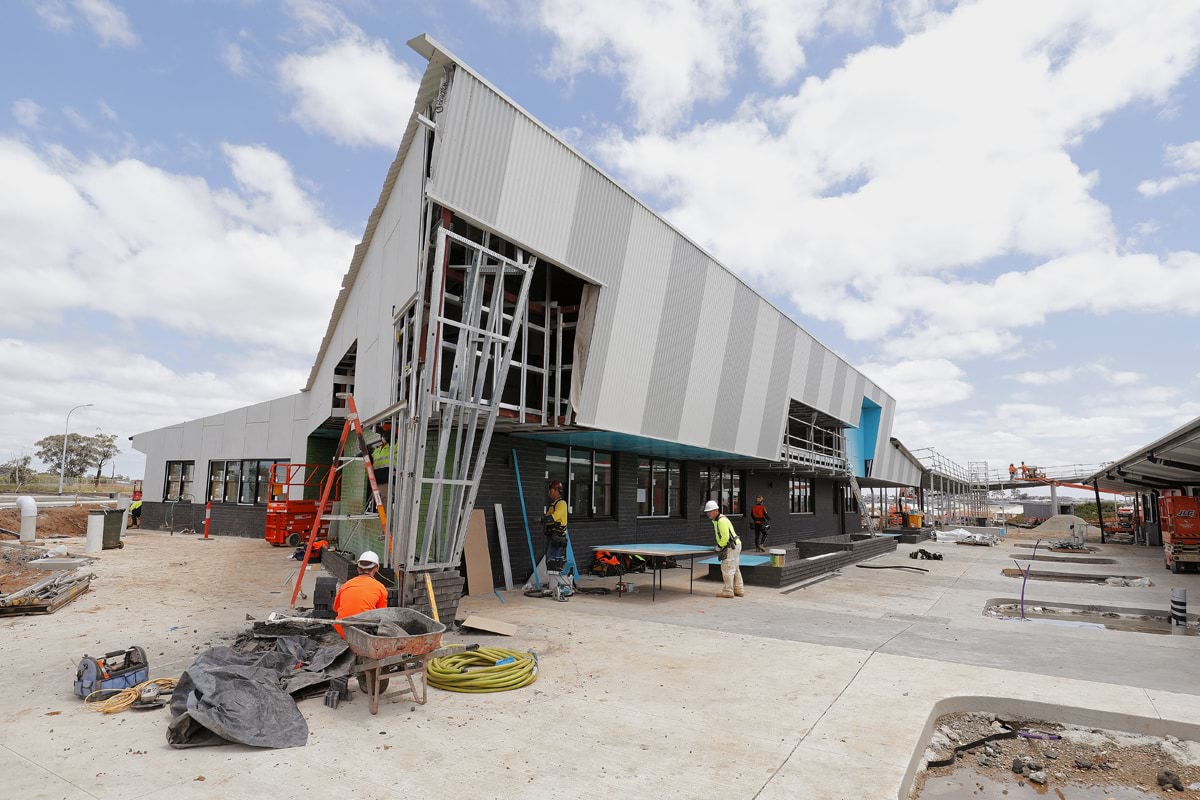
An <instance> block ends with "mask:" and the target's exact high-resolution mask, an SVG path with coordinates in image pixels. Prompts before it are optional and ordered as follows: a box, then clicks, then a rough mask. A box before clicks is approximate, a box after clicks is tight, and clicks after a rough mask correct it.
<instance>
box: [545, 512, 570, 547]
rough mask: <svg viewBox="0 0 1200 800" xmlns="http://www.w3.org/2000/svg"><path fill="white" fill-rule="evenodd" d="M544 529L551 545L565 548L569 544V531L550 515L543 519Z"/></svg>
mask: <svg viewBox="0 0 1200 800" xmlns="http://www.w3.org/2000/svg"><path fill="white" fill-rule="evenodd" d="M542 527H543V529H544V531H545V533H546V538H547V539H549V540H550V544H552V545H554V546H555V547H564V546H566V544H567V529H566V528H564V527H563V526H562V525H560V524H558V523H557V522H556V521H555V520H554V517H553V516H551V515H550V514H547V515H546V516H544V517H542Z"/></svg>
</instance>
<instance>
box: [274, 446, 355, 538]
mask: <svg viewBox="0 0 1200 800" xmlns="http://www.w3.org/2000/svg"><path fill="white" fill-rule="evenodd" d="M328 473H329V465H328V464H272V465H271V499H270V500H269V501H268V502H267V524H266V537H265V538H266V540H267V542H268V543H269V544H273V545H275V546H276V547H285V546H286V547H297V546H299V545H301V544H303V543H304V541H305V540H306V539H307V538H308V535H309V533H310V532H311V531H312V526H313V519H314V518H315V517H316V516H317V513H318V509H317V505H318V504H319V503H320V502H321V501H320V500H319V499H313V500H306V499H304V496H305V495H306V494H312V495H317V496H318V497H319V496H320V494H321V486H322V483H323V482H324V480H325V478H326V476H327V475H328ZM309 487H312V489H311V490H309ZM341 496H342V481H341V474H340V473H339V474H338V476H337V478H336V479H335V481H334V486H333V491H332V492H331V493H330V497H329V500H327V501H326V503H325V508H324V509H321V510H320V514H321V515H322V516H328V515H330V514H332V513H333V504H334V503H336V502H337V501H338V500H339V499H341ZM316 538H317V540H318V541H319V540H321V539H328V538H329V520H322V521H321V526H320V527H319V528H318V529H317V537H316Z"/></svg>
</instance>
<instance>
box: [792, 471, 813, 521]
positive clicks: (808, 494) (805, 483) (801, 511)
mask: <svg viewBox="0 0 1200 800" xmlns="http://www.w3.org/2000/svg"><path fill="white" fill-rule="evenodd" d="M801 485H802V486H801ZM797 489H801V491H799V492H797ZM798 498H801V499H803V500H804V501H806V502H803V503H797V502H796V501H797V499H798ZM798 506H807V508H802V507H801V508H798ZM788 513H790V514H798V515H812V514H815V513H817V494H816V492H815V491H814V486H813V481H812V479H811V478H802V477H800V476H798V475H792V476H789V477H788Z"/></svg>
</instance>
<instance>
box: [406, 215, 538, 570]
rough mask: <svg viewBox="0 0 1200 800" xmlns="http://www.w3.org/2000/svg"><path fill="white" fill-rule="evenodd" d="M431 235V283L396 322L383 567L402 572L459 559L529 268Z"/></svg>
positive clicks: (521, 326) (519, 325) (444, 235)
mask: <svg viewBox="0 0 1200 800" xmlns="http://www.w3.org/2000/svg"><path fill="white" fill-rule="evenodd" d="M443 223H445V220H443ZM435 235H436V237H437V238H436V245H435V247H434V254H433V260H432V262H430V263H429V264H428V265H427V266H426V269H427V270H428V272H427V273H426V274H427V276H428V277H429V278H430V280H429V281H428V282H426V281H425V280H424V279H422V280H421V281H420V282H419V283H418V285H419V286H421V287H423V288H422V290H421V291H420V292H419V293H418V296H417V298H416V299H415V300H414V301H413V303H412V304H410V305H409V306H408V307H406V308H405V309H403V310H402V311H401V312H400V313H399V314H398V315H397V318H396V342H397V355H396V363H395V370H396V381H395V382H394V383H393V385H394V386H395V387H396V388H395V392H396V396H395V398H394V399H395V403H394V404H393V406H392V409H393V416H392V430H393V439H394V442H395V448H396V450H395V453H394V458H393V463H394V464H395V465H396V467H395V469H394V470H393V475H392V485H391V493H390V498H391V505H392V508H391V515H390V516H391V519H392V520H393V528H392V530H391V531H390V532H389V534H390V535H389V542H388V547H387V549H388V558H389V562H390V563H389V566H392V567H395V568H397V569H400V570H404V571H423V570H436V569H445V568H450V567H455V566H457V565H458V562H459V559H460V558H461V556H462V548H463V542H464V540H465V538H466V532H467V522H468V520H469V517H470V512H471V509H472V508H473V507H474V505H475V493H476V490H477V488H478V486H479V479H480V477H481V476H482V473H483V467H484V462H485V461H486V458H487V451H488V445H489V444H490V442H491V438H492V431H493V430H494V428H495V425H496V418H497V416H498V414H499V411H500V397H501V394H502V392H503V389H504V386H505V383H506V380H507V377H508V369H509V366H510V365H511V364H512V361H513V354H514V350H515V348H516V342H517V339H518V338H520V337H518V335H517V334H518V332H519V331H524V330H527V326H526V320H525V315H526V311H527V307H528V297H529V286H530V282H531V280H532V277H533V271H534V267H535V266H536V259H535V258H533V257H530V258H528V260H526V259H525V256H524V254H523V253H522V252H521V251H520V250H518V251H517V253H516V258H515V259H511V258H507V257H505V256H503V255H501V254H499V253H497V252H495V251H493V250H491V249H489V248H488V247H487V246H486V245H485V244H480V243H477V242H474V241H471V240H470V239H467V238H465V237H463V236H459V235H458V234H456V233H453V232H452V231H450V230H448V229H447V228H446V227H445V226H444V224H443V227H439V228H438V229H437V230H436V233H435ZM452 247H453V248H454V249H455V251H456V252H459V251H460V250H461V251H465V252H466V256H467V257H466V258H465V259H464V263H461V264H453V265H452V264H450V263H449V256H450V250H451V248H452ZM449 273H457V274H456V275H454V277H455V278H456V279H461V282H460V286H461V294H460V295H453V294H451V293H448V292H447V291H446V285H447V277H448V274H449ZM424 287H428V295H429V296H428V298H426V297H425V294H426V289H425V288H424ZM509 298H511V300H510V299H509ZM422 336H423V337H424V341H423V344H422V342H421V337H422ZM447 365H449V366H448V367H447Z"/></svg>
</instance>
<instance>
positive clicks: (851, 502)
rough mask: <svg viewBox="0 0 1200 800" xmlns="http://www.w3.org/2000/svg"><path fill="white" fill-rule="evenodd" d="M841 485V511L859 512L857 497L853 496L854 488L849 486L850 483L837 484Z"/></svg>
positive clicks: (844, 512) (846, 512)
mask: <svg viewBox="0 0 1200 800" xmlns="http://www.w3.org/2000/svg"><path fill="white" fill-rule="evenodd" d="M838 485H839V486H841V487H842V513H843V514H859V513H861V512H860V511H859V509H858V498H857V497H855V496H854V490H853V489H851V488H850V484H848V483H842V484H838Z"/></svg>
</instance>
